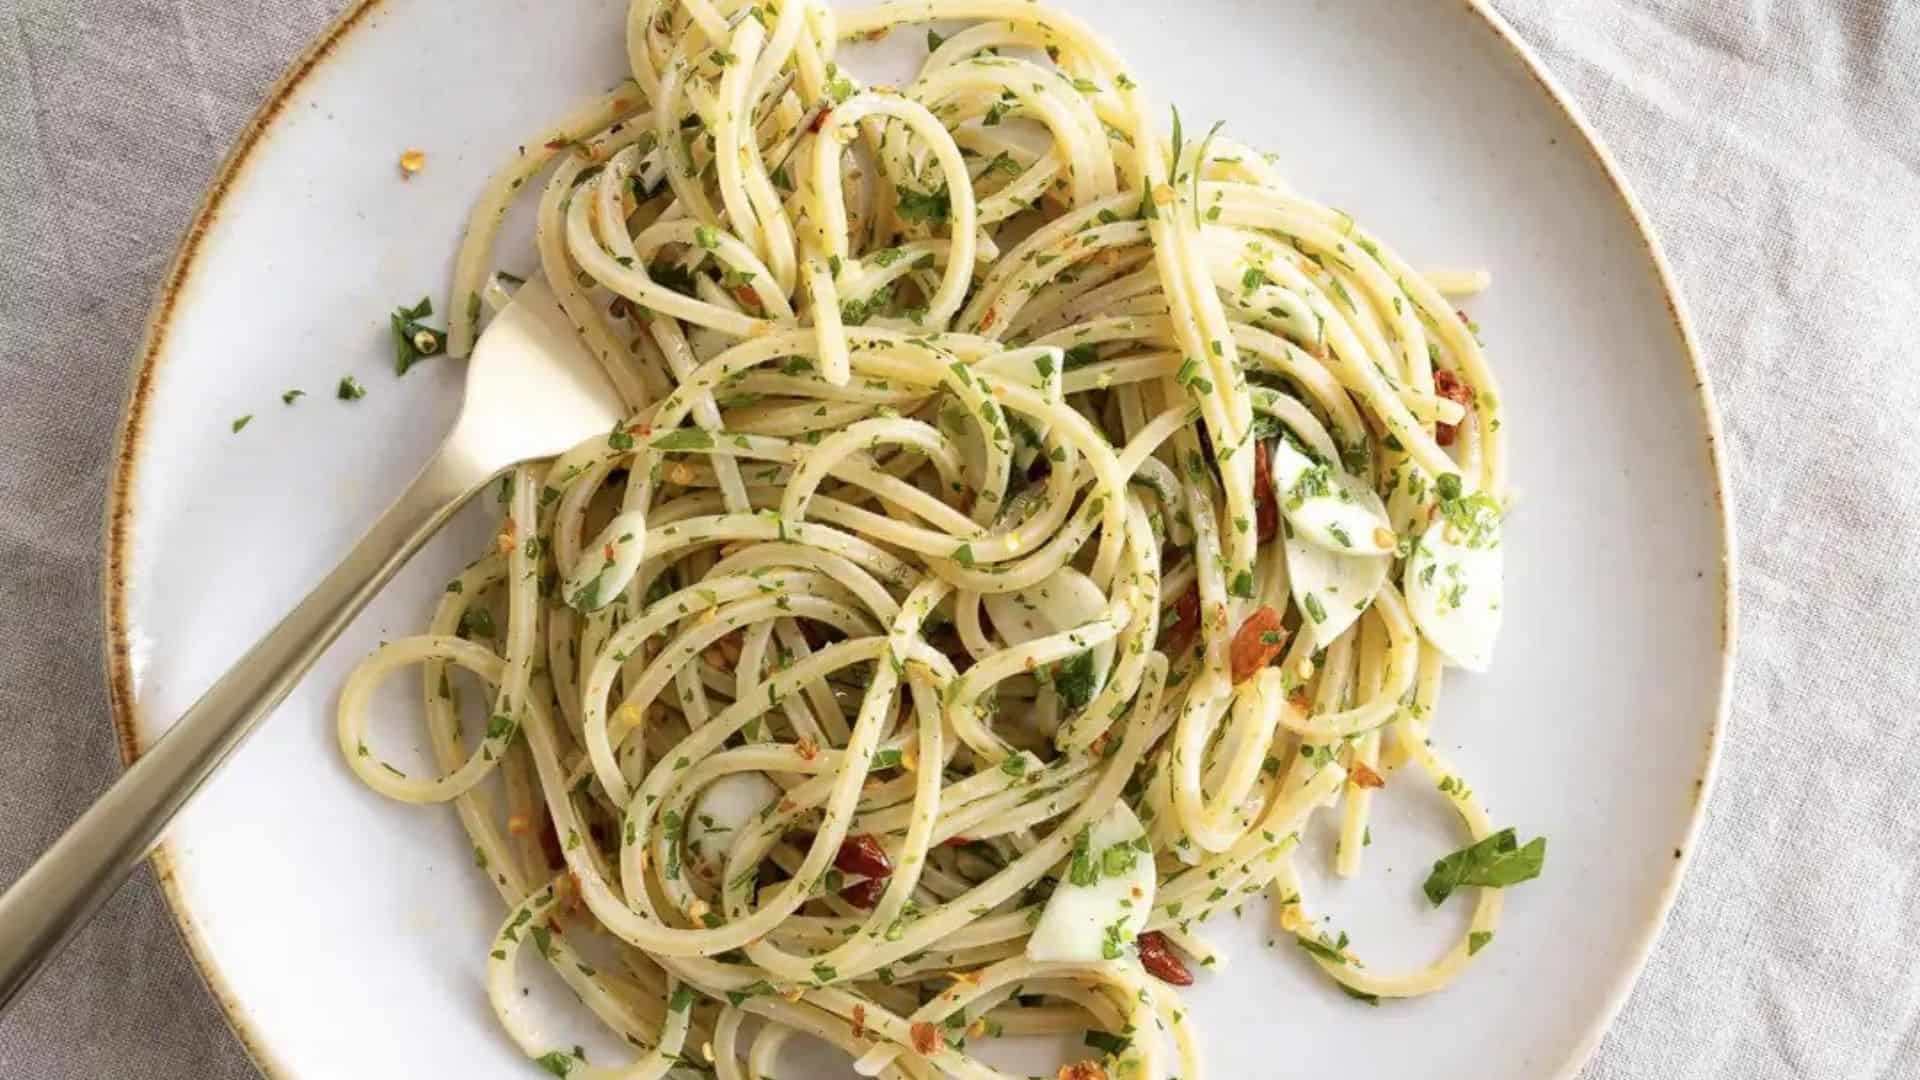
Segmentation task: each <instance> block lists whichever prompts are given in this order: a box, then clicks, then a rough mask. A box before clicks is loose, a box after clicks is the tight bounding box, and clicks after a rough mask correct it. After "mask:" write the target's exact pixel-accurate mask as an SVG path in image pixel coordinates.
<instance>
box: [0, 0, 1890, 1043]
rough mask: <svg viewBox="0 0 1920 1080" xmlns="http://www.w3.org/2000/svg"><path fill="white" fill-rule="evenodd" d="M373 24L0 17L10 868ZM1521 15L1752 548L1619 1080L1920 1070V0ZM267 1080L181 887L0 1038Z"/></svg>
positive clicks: (123, 1) (86, 943) (283, 10)
mask: <svg viewBox="0 0 1920 1080" xmlns="http://www.w3.org/2000/svg"><path fill="white" fill-rule="evenodd" d="M1270 2H1276V3H1304V2H1309V0H1270ZM1313 2H1322V0H1313ZM1398 2H1405V3H1428V2H1436V3H1437V2H1442V0H1398ZM340 3H341V0H115V2H113V3H110V4H109V3H98V2H89V0H6V2H5V3H0V508H4V513H0V630H4V631H5V633H4V637H0V642H3V644H0V880H11V879H12V878H13V877H14V876H15V875H17V874H18V873H19V872H20V871H21V870H22V869H23V868H24V867H25V866H26V864H27V861H28V860H29V859H30V858H31V857H32V855H33V854H34V853H36V852H38V851H39V850H40V849H41V848H42V847H43V846H44V845H46V844H47V843H48V842H49V841H50V840H51V839H52V838H53V837H54V835H55V834H56V832H57V830H58V829H59V828H60V827H61V825H62V824H63V823H65V822H66V821H68V820H70V819H71V818H72V817H73V816H74V815H75V814H76V813H78V812H79V811H80V809H81V808H82V807H83V806H84V805H85V804H86V803H87V802H88V801H89V800H90V799H91V798H92V797H93V796H94V795H95V794H96V793H97V792H98V791H99V790H100V789H101V787H102V786H103V785H104V784H106V783H107V781H108V780H109V779H110V777H111V776H112V775H113V774H114V772H115V752H114V746H113V739H112V736H111V734H110V731H109V727H108V725H107V723H106V719H105V717H106V711H107V699H106V694H105V690H104V687H103V685H102V676H101V661H100V656H99V649H98V644H97V642H98V640H99V623H100V614H99V609H98V601H97V598H96V597H97V591H98V580H99V575H100V566H99V556H98V547H99V544H98V535H99V529H100V518H101V502H102V492H103V490H104V485H105V482H106V476H107V469H108V466H109V463H110V460H111V441H112V435H113V430H114V424H115V420H116V415H117V410H118V408H119V404H120V401H121V397H122V393H123V387H124V383H125V379H126V375H127V371H128V364H129V361H130V358H131V357H132V355H133V352H134V348H135V344H136V342H137V339H138V335H139V330H140V326H141V323H142V320H143V318H144V315H145V312H146V309H147V305H148V302H149V300H150V299H151V297H152V295H153V292H154V289H155V287H156V285H157V283H158V282H159V280H160V276H161V273H162V271H163V269H164V268H165V266H166V264H167V262H168V260H169V259H170V258H171V255H172V252H173V248H174V246H175V244H176V243H177V241H178V239H179V237H180V235H181V232H182V230H183V229H184V228H185V226H186V224H187V222H188V220H189V218H190V216H191V214H192V211H193V208H194V206H195V205H196V203H197V201H198V199H199V197H200V191H201V188H202V187H203V185H204V184H205V183H206V181H207V180H208V178H209V177H211V175H212V173H213V170H214V168H215V166H216V164H217V163H218V161H219V159H220V157H221V155H222V153H223V152H224V151H225V149H226V147H227V146H228V144H229V143H230V141H231V140H232V139H233V137H234V136H235V135H236V134H237V133H238V132H239V131H240V129H241V127H242V126H243V125H244V124H245V122H246V119H247V117H248V116H249V114H251V112H252V111H253V109H254V107H255V105H256V104H257V103H258V102H259V100H260V98H261V96H262V94H263V93H264V92H265V91H266V89H267V87H268V86H269V85H270V84H271V83H272V82H273V80H274V78H275V77H276V76H277V75H278V73H279V72H280V70H281V69H282V67H283V66H284V65H285V64H286V62H287V61H288V60H289V59H290V58H291V57H292V56H293V55H294V54H295V53H296V52H297V51H298V50H299V49H300V48H301V47H302V45H303V44H304V43H305V42H306V41H307V40H308V39H310V38H311V37H312V36H313V35H314V34H315V33H316V32H317V31H318V30H319V29H320V28H321V27H322V26H323V25H324V24H325V23H326V21H327V20H328V19H329V18H330V17H331V16H332V15H333V13H334V11H335V9H337V8H338V7H339V6H340ZM1496 6H1497V7H1498V8H1499V9H1500V10H1501V11H1502V12H1503V13H1504V14H1505V15H1506V16H1507V17H1508V18H1509V19H1510V20H1512V21H1513V22H1514V24H1515V25H1516V26H1518V27H1519V29H1520V31H1521V33H1522V35H1523V36H1524V37H1525V38H1526V39H1527V40H1528V41H1529V42H1531V43H1532V44H1533V46H1534V47H1535V48H1536V49H1537V50H1539V52H1540V53H1541V54H1542V55H1543V56H1544V57H1546V59H1547V62H1548V64H1549V66H1550V67H1552V69H1553V70H1554V71H1555V72H1556V73H1557V74H1558V76H1559V77H1560V79H1561V80H1562V81H1563V82H1564V83H1565V84H1566V85H1567V86H1568V87H1569V89H1570V90H1571V91H1572V92H1573V96H1574V97H1575V99H1576V100H1577V101H1578V102H1579V103H1580V105H1581V106H1582V107H1583V108H1584V109H1585V111H1586V113H1587V116H1588V117H1589V118H1590V119H1591V120H1592V121H1593V123H1594V124H1595V125H1596V126H1597V127H1598V128H1599V130H1600V131H1601V133H1602V135H1603V136H1604V137H1605V139H1606V141H1607V142H1608V144H1609V145H1610V146H1611V147H1612V149H1613V151H1614V153H1615V154H1616V155H1617V156H1618V158H1619V160H1620V162H1621V164H1622V166H1623V167H1624V168H1625V170H1626V173H1627V175H1628V177H1629V178H1630V180H1631V182H1632V184H1633V185H1634V187H1635V188H1636V190H1637V191H1638V193H1639V195H1640V197H1641V199H1642V200H1643V201H1644V202H1645V203H1646V205H1647V206H1648V208H1649V209H1650V211H1651V212H1652V215H1653V217H1654V219H1655V221H1656V222H1657V223H1658V227H1659V230H1660V232H1661V235H1662V238H1663V239H1664V241H1665V244H1666V248H1667V251H1668V253H1669V255H1670V256H1671V257H1672V259H1673V262H1674V264H1675V266H1676V267H1677V269H1678V271H1679V274H1680V279H1681V281H1682V283H1683V286H1684V288H1685V292H1686V296H1687V299H1688V301H1689V302H1690V305H1691V308H1692V311H1693V315H1694V318H1695V321H1696V325H1697V328H1698V330H1699V332H1700V337H1701V340H1702V341H1703V342H1704V343H1705V346H1706V350H1707V359H1708V366H1709V368H1710V370H1711V374H1712V379H1713V384H1714V387H1715V389H1716V390H1717V392H1718V394H1719V399H1720V405H1721V409H1722V412H1723V414H1724V418H1725V421H1726V436H1727V437H1726V441H1725V444H1724V445H1725V451H1726V453H1727V454H1728V455H1729V458H1730V463H1731V467H1732V471H1733V478H1734V484H1733V487H1734V495H1735V503H1736V506H1737V513H1738V525H1739V535H1740V542H1741V547H1742V549H1743V554H1742V564H1741V567H1740V582H1741V595H1740V607H1741V612H1742V627H1741V639H1742V640H1741V655H1740V662H1739V669H1738V676H1737V678H1738V684H1737V692H1736V703H1735V707H1734V713H1733V721H1732V727H1731V730H1730V732H1729V737H1728V738H1727V740H1726V751H1725V759H1724V761H1723V764H1722V771H1721V774H1720V775H1721V779H1720V786H1719V790H1718V792H1717V793H1716V795H1715V797H1714V800H1713V803H1712V806H1711V809H1710V813H1709V818H1708V825H1707V829H1706V832H1705V835H1704V836H1703V837H1702V842H1701V843H1700V845H1699V848H1698V852H1697V856H1696V861H1695V864H1694V869H1693V871H1692V874H1691V876H1690V877H1689V879H1688V881H1687V885H1686V887H1685V889H1684V891H1683V893H1682V895H1681V898H1680V902H1679V905H1678V907H1677V908H1676V909H1675V911H1674V914H1673V916H1672V919H1671V921H1670V923H1669V926H1668V928H1667V931H1666V935H1665V937H1664V938H1663V939H1662V941H1661V943H1660V947H1659V949H1658V952H1657V954H1656V956H1655V958H1654V960H1653V963H1652V966H1651V967H1650V968H1649V969H1648V971H1647V974H1646V977H1645V978H1644V979H1643V980H1642V982H1641V984H1640V986H1639V988H1638V990H1637V991H1636V992H1635V994H1634V996H1633V999H1632V1002H1631V1003H1630V1004H1629V1005H1628V1006H1627V1008H1626V1011H1625V1012H1624V1013H1623V1014H1622V1015H1621V1017H1620V1019H1619V1022H1618V1023H1617V1024H1616V1025H1615V1027H1614V1029H1613V1031H1612V1033H1611V1034H1610V1035H1609V1036H1608V1037H1607V1039H1606V1041H1605V1043H1604V1044H1603V1046H1602V1047H1601V1049H1600V1051H1599V1053H1598V1055H1597V1056H1596V1057H1595V1059H1594V1062H1593V1064H1592V1065H1591V1066H1590V1068H1589V1070H1588V1073H1587V1077H1588V1080H1619V1078H1628V1077H1633V1078H1640V1077H1652V1078H1663V1080H1664V1078H1705V1077H1714V1078H1738V1080H1772V1078H1785V1077H1820V1078H1825V1077H1847V1078H1863V1080H1869V1078H1893V1077H1916V1076H1920V943H1916V938H1915V934H1914V930H1915V928H1916V927H1917V926H1920V822H1917V821H1916V817H1915V815H1914V814H1913V813H1912V806H1913V803H1914V796H1915V793H1917V792H1920V738H1917V736H1916V731H1915V727H1914V723H1913V716H1914V712H1915V703H1916V699H1920V615H1916V612H1917V611H1920V585H1916V576H1917V575H1916V571H1920V487H1917V486H1916V478H1920V438H1917V437H1916V436H1915V434H1914V417H1915V416H1916V415H1917V414H1920V346H1917V345H1916V340H1915V337H1914V335H1913V333H1912V322H1913V319H1914V316H1915V315H1916V314H1920V290H1916V275H1917V273H1920V270H1917V269H1916V268H1917V267H1920V254H1916V253H1920V139H1916V133H1920V2H1917V0H1496ZM252 1075H253V1073H252V1069H251V1067H250V1066H249V1064H248V1062H247V1059H246V1057H245V1055H244V1054H243V1053H242V1051H241V1050H240V1048H239V1045H238V1043H237V1042H236V1041H235V1040H234V1039H233V1037H232V1036H231V1035H230V1034H229V1033H228V1032H227V1030H226V1028H225V1027H224V1025H223V1022H222V1019H221V1015H220V1012H219V1010H218V1009H217V1008H216V1006H215V1005H214V1003H213V1001H212V999H211V998H210V997H209V996H208V994H207V993H206V991H205V989H204V988H203V987H202V986H201V984H200V981H199V979H198V977H197V976H196V975H195V973H194V972H193V969H192V967H191V966H190V964H189V963H188V961H187V959H186V956H185V953H184V951H183V949H182V947H181V945H180V943H179V941H178V939H177V937H176V936H175V933H174V930H173V927H172V923H171V920H170V919H169V917H168V916H167V914H166V912H165V909H164V906H163V905H162V903H161V901H160V899H159V895H158V892H157V890H156V888H155V886H154V884H153V882H152V880H151V878H150V876H149V875H146V874H142V875H141V876H140V877H139V878H138V879H137V880H136V881H135V882H134V883H133V884H131V885H130V886H129V887H128V888H127V889H126V890H125V891H124V892H123V893H122V894H121V895H120V896H119V897H118V898H117V899H116V900H115V901H114V902H113V903H112V904H111V905H109V906H108V907H107V908H106V910H105V912H104V913H103V914H102V917H101V918H100V920H99V922H98V923H96V924H95V925H94V926H92V927H91V928H90V929H88V930H87V931H85V932H84V933H82V934H81V936H80V937H79V938H78V940H77V941H76V942H75V943H74V945H73V946H72V948H71V949H70V950H69V951H68V952H67V953H66V955H65V956H63V957H62V958H60V959H59V960H58V961H56V962H55V963H54V965H53V966H52V967H51V969H50V970H49V971H48V972H47V973H46V974H45V975H44V976H43V977H42V979H41V980H40V982H39V983H38V985H36V986H35V987H34V988H32V989H31V990H30V991H29V992H28V993H27V994H26V995H25V996H24V997H23V998H22V999H21V1000H20V1001H19V1002H18V1003H17V1004H16V1006H15V1008H14V1009H13V1011H12V1012H11V1013H10V1014H9V1015H7V1016H6V1017H5V1018H4V1019H0V1077H21V1078H36V1080H39V1078H44V1080H78V1078H83V1077H85V1078H95V1077H140V1078H148V1077H151V1078H159V1080H171V1078H175V1077H192V1078H207V1080H227V1078H235V1080H237V1078H243V1077H249V1076H252Z"/></svg>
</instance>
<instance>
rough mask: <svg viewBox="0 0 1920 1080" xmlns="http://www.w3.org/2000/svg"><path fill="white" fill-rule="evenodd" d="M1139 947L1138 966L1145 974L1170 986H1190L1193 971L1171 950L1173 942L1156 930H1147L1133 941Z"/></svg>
mask: <svg viewBox="0 0 1920 1080" xmlns="http://www.w3.org/2000/svg"><path fill="white" fill-rule="evenodd" d="M1133 943H1134V945H1136V946H1138V947H1139V949H1140V966H1141V967H1143V968H1146V969H1147V974H1149V975H1151V976H1153V977H1154V978H1156V979H1159V980H1160V981H1161V982H1163V983H1166V984H1168V985H1170V986H1192V985H1193V972H1191V971H1188V970H1187V965H1186V962H1185V961H1184V960H1181V959H1180V957H1179V955H1178V954H1176V953H1175V952H1174V951H1173V942H1171V941H1168V940H1167V935H1165V934H1163V933H1161V932H1160V931H1158V930H1149V931H1147V932H1146V933H1144V934H1141V935H1140V936H1139V937H1137V938H1135V939H1134V941H1133Z"/></svg>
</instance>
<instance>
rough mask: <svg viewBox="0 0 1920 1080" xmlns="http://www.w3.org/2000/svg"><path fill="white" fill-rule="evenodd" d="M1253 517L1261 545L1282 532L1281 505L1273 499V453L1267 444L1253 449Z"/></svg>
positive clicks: (1258, 444)
mask: <svg viewBox="0 0 1920 1080" xmlns="http://www.w3.org/2000/svg"><path fill="white" fill-rule="evenodd" d="M1253 517H1254V522H1255V524H1256V526H1257V534H1258V536H1259V537H1260V542H1261V543H1263V544H1264V543H1266V542H1267V541H1269V540H1271V539H1273V538H1274V537H1275V536H1276V535H1278V534H1279V532H1280V503H1279V501H1278V500H1276V499H1275V498H1274V497H1273V461H1272V452H1271V451H1269V450H1268V449H1267V447H1266V445H1265V444H1263V443H1255V444H1254V447H1253Z"/></svg>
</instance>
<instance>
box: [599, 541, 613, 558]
mask: <svg viewBox="0 0 1920 1080" xmlns="http://www.w3.org/2000/svg"><path fill="white" fill-rule="evenodd" d="M600 554H602V555H605V556H606V557H607V561H608V562H612V561H613V545H612V544H608V545H607V546H606V547H603V548H601V549H600Z"/></svg>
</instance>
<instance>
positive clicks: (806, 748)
mask: <svg viewBox="0 0 1920 1080" xmlns="http://www.w3.org/2000/svg"><path fill="white" fill-rule="evenodd" d="M793 748H794V750H796V751H798V752H799V754H800V760H802V761H812V760H813V759H814V758H817V757H819V756H820V744H819V743H817V742H814V741H813V740H812V739H809V738H807V737H806V736H804V735H803V736H801V737H800V741H799V742H797V743H795V744H794V745H793ZM840 850H842V851H845V850H846V848H845V847H844V846H843V847H842V848H841V849H840Z"/></svg>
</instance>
